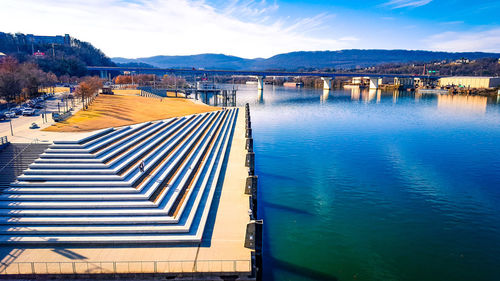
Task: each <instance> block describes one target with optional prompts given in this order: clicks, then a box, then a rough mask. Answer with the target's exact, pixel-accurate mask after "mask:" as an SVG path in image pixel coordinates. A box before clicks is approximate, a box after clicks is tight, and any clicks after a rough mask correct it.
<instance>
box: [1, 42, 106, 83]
mask: <svg viewBox="0 0 500 281" xmlns="http://www.w3.org/2000/svg"><path fill="white" fill-rule="evenodd" d="M0 52H3V53H5V54H7V55H10V56H13V57H15V58H17V60H18V61H20V62H26V61H29V62H34V63H36V64H38V66H39V67H40V68H41V69H42V70H44V71H45V72H52V73H54V74H56V75H57V76H61V75H69V76H84V75H86V74H87V66H90V65H102V66H115V63H114V62H112V61H111V59H110V58H108V57H107V56H106V55H105V54H104V53H103V52H102V51H101V50H99V49H97V48H95V47H94V46H92V44H90V43H87V42H83V41H80V40H78V39H76V38H72V37H70V36H69V35H65V36H38V35H32V34H22V33H16V34H10V33H4V32H0ZM34 53H36V55H35V54H34Z"/></svg>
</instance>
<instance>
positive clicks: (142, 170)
mask: <svg viewBox="0 0 500 281" xmlns="http://www.w3.org/2000/svg"><path fill="white" fill-rule="evenodd" d="M139 170H140V171H141V173H144V160H142V161H141V164H139Z"/></svg>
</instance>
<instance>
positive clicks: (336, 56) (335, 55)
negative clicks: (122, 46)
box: [112, 50, 500, 70]
mask: <svg viewBox="0 0 500 281" xmlns="http://www.w3.org/2000/svg"><path fill="white" fill-rule="evenodd" d="M460 58H468V59H471V60H473V59H479V58H500V53H482V52H463V53H449V52H431V51H408V50H340V51H317V52H292V53H286V54H280V55H276V56H273V57H270V58H267V59H261V58H258V59H244V58H240V57H234V56H226V55H222V54H201V55H192V56H154V57H147V58H137V59H126V58H112V60H113V61H114V62H116V63H131V62H136V63H147V64H150V65H153V66H155V67H164V68H192V67H194V68H205V69H227V70H242V69H247V70H310V69H355V68H363V67H369V66H376V65H380V64H387V63H407V62H428V61H440V60H457V59H460Z"/></svg>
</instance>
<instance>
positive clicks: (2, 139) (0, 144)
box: [0, 136, 9, 147]
mask: <svg viewBox="0 0 500 281" xmlns="http://www.w3.org/2000/svg"><path fill="white" fill-rule="evenodd" d="M8 143H9V140H8V139H7V137H6V136H3V137H0V147H3V146H4V145H6V144H8Z"/></svg>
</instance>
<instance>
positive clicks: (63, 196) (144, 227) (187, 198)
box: [0, 109, 238, 244]
mask: <svg viewBox="0 0 500 281" xmlns="http://www.w3.org/2000/svg"><path fill="white" fill-rule="evenodd" d="M237 115H238V109H231V110H224V111H219V112H211V113H205V114H198V115H193V116H188V117H184V118H177V119H169V120H165V121H158V122H153V123H149V124H146V123H144V124H139V125H133V126H130V127H124V128H121V129H109V130H103V131H101V132H98V133H97V134H96V135H94V136H90V137H88V138H85V139H83V140H76V141H64V142H54V144H53V145H51V146H50V148H49V149H47V151H46V152H45V153H44V154H43V155H44V157H43V158H40V159H38V160H37V161H36V162H35V164H33V165H34V166H33V165H32V166H30V168H29V169H28V170H26V172H25V173H24V174H23V175H21V176H19V177H18V180H17V181H16V182H15V183H13V184H12V185H11V187H10V188H7V189H6V190H5V192H4V193H3V194H1V195H0V244H40V243H41V244H119V243H127V244H130V243H139V244H148V243H162V244H189V243H199V242H201V239H202V233H203V230H204V228H205V224H206V220H207V217H208V212H209V211H210V208H211V203H212V199H213V194H214V192H215V188H216V185H217V181H218V178H219V175H220V172H221V170H222V167H223V163H224V161H225V156H226V151H227V150H228V149H229V148H228V146H229V141H230V139H231V135H232V132H233V130H234V124H235V122H236V118H237ZM48 155H50V156H48ZM70 155H73V156H74V157H75V159H78V161H79V162H76V163H75V162H71V161H68V160H70V159H72V158H71V157H70ZM86 155H94V157H93V158H91V157H88V156H86ZM94 159H95V160H99V161H101V162H100V163H98V162H97V161H95V162H93V163H85V161H87V160H94ZM32 161H33V160H32ZM141 161H144V163H145V165H144V172H142V171H140V169H139V164H140V162H141ZM98 165H99V168H95V167H96V166H98Z"/></svg>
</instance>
